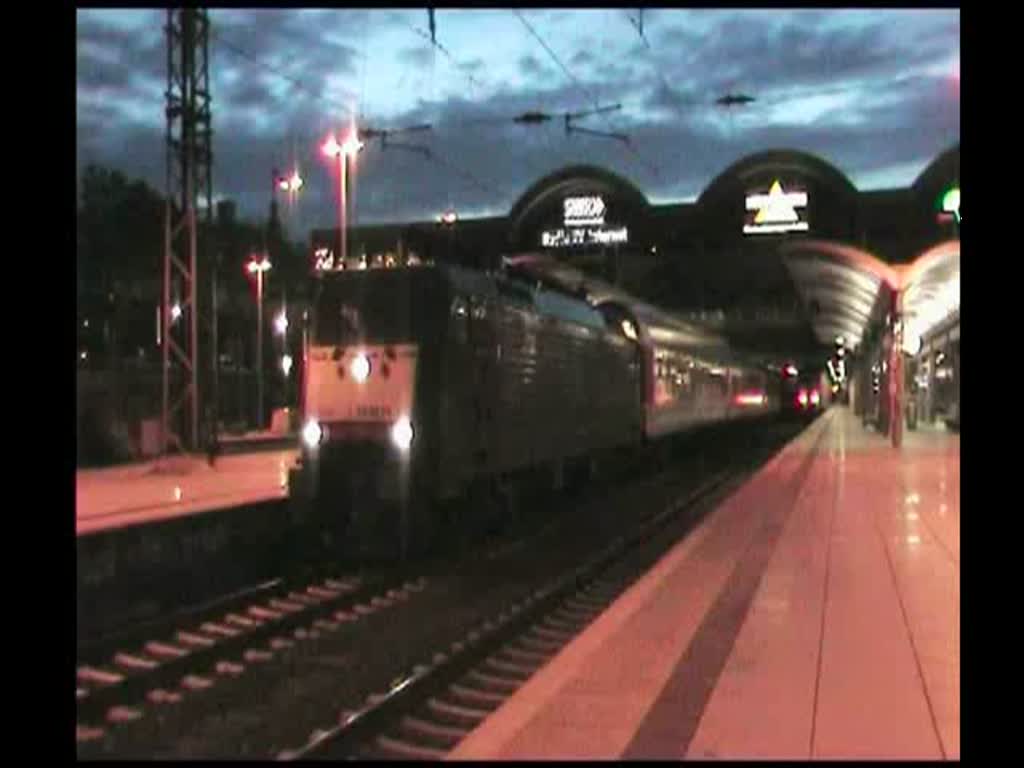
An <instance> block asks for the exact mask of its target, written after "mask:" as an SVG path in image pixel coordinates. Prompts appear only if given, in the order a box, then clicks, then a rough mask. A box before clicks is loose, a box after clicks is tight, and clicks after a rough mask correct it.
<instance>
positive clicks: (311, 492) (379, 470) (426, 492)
mask: <svg viewBox="0 0 1024 768" xmlns="http://www.w3.org/2000/svg"><path fill="white" fill-rule="evenodd" d="M559 270H562V273H564V271H565V270H564V269H563V268H561V267H559V266H558V265H557V263H556V262H553V261H551V260H549V259H546V258H545V257H541V256H532V255H528V256H520V257H516V258H512V259H506V260H505V262H504V268H503V269H501V270H499V271H496V272H484V271H478V270H471V269H465V268H462V267H457V266H449V265H433V264H426V265H413V266H409V265H402V266H399V267H392V268H379V269H373V268H370V269H367V268H363V269H343V270H337V269H330V270H326V271H321V272H320V273H319V274H318V278H317V280H316V281H315V300H314V303H313V311H312V318H311V326H310V333H309V338H308V342H307V345H306V349H305V351H304V361H303V369H302V384H301V391H302V398H301V399H302V402H301V410H302V414H303V420H304V426H303V428H302V431H301V455H300V459H299V463H298V465H297V466H296V468H294V469H293V470H292V472H291V475H290V478H289V480H290V497H291V498H292V499H293V501H294V503H295V504H297V505H300V506H301V508H302V509H303V510H305V511H309V510H313V511H314V512H316V513H318V514H319V519H320V520H321V521H327V522H328V523H329V525H330V526H332V527H333V529H334V530H335V531H336V532H337V533H338V535H339V536H341V538H342V539H344V540H348V541H355V542H358V541H359V540H361V539H362V538H364V537H365V538H366V539H367V540H371V539H372V540H374V541H377V542H380V541H382V540H383V541H385V543H386V544H387V545H393V546H394V547H395V548H396V549H400V550H401V551H402V552H403V553H406V552H408V551H410V550H412V549H416V548H419V547H420V546H421V545H422V544H423V543H424V542H425V541H427V540H429V538H430V533H431V530H432V529H433V528H434V527H435V524H436V522H437V521H436V520H435V519H434V518H433V515H434V514H435V513H434V511H433V510H434V509H435V508H436V503H437V502H440V501H444V500H449V499H453V498H456V497H460V496H465V495H466V494H467V493H472V492H473V491H474V489H478V488H480V487H486V486H488V485H489V484H500V483H504V482H508V481H509V478H515V477H516V476H517V473H524V472H528V471H535V470H537V469H549V470H550V471H551V472H552V476H554V477H559V476H564V473H565V472H566V471H567V470H573V469H576V468H579V467H585V466H587V465H588V462H589V460H590V459H592V458H593V457H595V456H600V455H607V454H608V453H609V452H611V451H615V450H621V449H626V450H629V449H632V448H636V447H639V446H641V445H643V444H644V443H648V442H651V441H654V440H658V439H659V438H664V437H666V436H669V435H673V434H677V433H679V432H681V431H685V430H688V429H691V428H693V427H695V426H697V425H701V424H709V423H716V422H722V421H728V420H737V419H747V418H751V417H754V416H761V415H764V414H767V413H769V412H772V411H775V410H778V408H779V392H778V382H777V375H774V374H773V373H772V372H771V371H769V370H767V369H762V368H760V367H758V366H757V365H754V364H751V363H749V362H747V361H745V360H744V359H743V358H742V357H741V356H739V355H737V354H736V353H735V351H734V350H732V349H731V348H730V347H729V345H728V344H727V343H726V342H725V341H724V340H723V339H722V338H720V337H719V336H717V335H716V334H713V333H710V332H708V331H706V330H703V329H701V328H699V327H697V326H694V325H691V324H689V323H686V322H684V321H682V320H680V319H678V318H676V317H674V316H673V315H671V314H669V313H667V312H663V311H661V310H659V309H657V308H656V307H653V306H650V305H648V304H645V303H643V302H641V301H638V300H636V299H635V298H632V297H629V296H628V295H626V294H624V293H621V292H619V291H617V290H615V289H612V288H610V287H608V286H602V285H598V284H596V283H593V282H592V281H591V282H589V283H587V282H585V281H581V280H577V281H576V284H575V285H571V284H569V281H567V280H566V279H565V275H564V274H560V273H559Z"/></svg>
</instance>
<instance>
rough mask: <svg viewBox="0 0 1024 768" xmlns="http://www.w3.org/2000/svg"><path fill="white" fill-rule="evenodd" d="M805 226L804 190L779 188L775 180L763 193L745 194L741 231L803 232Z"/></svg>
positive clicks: (768, 232) (805, 202)
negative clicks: (766, 191)
mask: <svg viewBox="0 0 1024 768" xmlns="http://www.w3.org/2000/svg"><path fill="white" fill-rule="evenodd" d="M808 229H809V225H808V223H807V193H806V192H804V191H802V190H794V189H789V190H786V189H783V187H782V184H781V182H779V180H778V179H776V180H775V181H774V182H772V185H771V187H770V188H769V190H768V193H767V194H765V193H755V194H749V195H747V200H746V216H745V217H744V223H743V233H744V234H746V235H762V234H781V233H784V232H806V231H807V230H808Z"/></svg>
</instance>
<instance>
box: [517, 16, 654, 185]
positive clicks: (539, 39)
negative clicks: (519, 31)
mask: <svg viewBox="0 0 1024 768" xmlns="http://www.w3.org/2000/svg"><path fill="white" fill-rule="evenodd" d="M512 12H513V13H514V14H515V15H516V17H517V18H518V19H519V21H521V22H522V24H523V26H524V27H526V30H527V31H528V32H529V33H530V35H531V36H532V37H533V38H534V39H535V40H536V41H537V42H538V43H539V44H540V46H541V47H542V48H543V49H544V50H545V51H546V52H547V54H548V56H550V57H551V59H552V60H553V61H554V62H555V64H557V65H558V68H559V69H561V70H562V72H564V73H565V75H566V77H568V78H569V80H571V81H572V83H573V84H574V85H575V86H576V88H577V89H578V90H579V91H580V92H581V93H582V94H583V95H584V97H586V99H587V100H589V101H590V102H591V103H592V104H593V105H594V107H595V109H598V110H599V109H600V107H599V105H598V100H597V98H595V97H594V95H593V94H592V93H591V92H590V90H589V89H588V88H587V87H586V86H584V85H583V83H582V82H580V81H579V80H578V79H577V78H576V76H575V75H574V74H573V73H572V72H571V71H570V70H569V68H568V67H567V66H565V64H563V63H562V60H561V59H560V58H559V57H558V54H556V53H555V52H554V51H553V50H552V49H551V46H549V45H548V44H547V43H546V42H545V41H544V38H542V37H541V36H540V34H539V33H538V32H537V31H536V30H535V29H534V28H533V25H531V24H530V22H528V21H527V20H526V17H524V16H523V14H522V13H520V12H519V11H518V10H513V11H512ZM600 114H601V117H602V119H603V120H604V122H605V125H606V126H608V128H610V129H613V126H612V125H611V123H609V122H608V118H607V117H606V113H605V112H600ZM622 145H623V146H624V147H625V148H626V150H627V151H629V152H630V153H631V154H632V155H633V157H634V158H635V159H636V160H637V161H638V162H639V163H641V164H642V165H644V166H645V167H646V168H647V169H648V170H649V171H650V172H651V173H652V174H653V175H654V176H655V178H657V179H659V180H660V179H661V173H660V172H659V171H658V169H657V167H655V166H654V165H653V164H652V163H650V162H648V161H647V160H646V159H645V158H644V157H643V156H642V155H641V154H640V153H639V152H638V151H637V150H636V147H634V146H633V145H632V143H631V142H630V141H629V140H628V137H627V140H626V141H624V142H622Z"/></svg>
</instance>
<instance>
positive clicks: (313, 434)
mask: <svg viewBox="0 0 1024 768" xmlns="http://www.w3.org/2000/svg"><path fill="white" fill-rule="evenodd" d="M323 437H324V430H323V428H322V427H321V426H320V423H319V422H318V421H317V420H316V419H310V420H309V421H307V422H306V426H304V427H303V428H302V442H304V443H305V444H306V447H307V448H309V449H310V450H312V449H313V448H316V447H317V446H318V445H320V441H321V440H322V439H323Z"/></svg>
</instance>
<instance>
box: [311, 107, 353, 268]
mask: <svg viewBox="0 0 1024 768" xmlns="http://www.w3.org/2000/svg"><path fill="white" fill-rule="evenodd" d="M362 148H363V142H361V141H360V140H359V135H358V133H357V132H356V129H355V126H353V127H352V129H351V131H349V135H348V137H347V138H346V139H345V141H344V142H343V143H341V144H339V143H338V140H337V139H336V138H334V134H331V135H330V136H329V137H328V138H327V141H326V142H324V145H323V147H321V150H322V151H323V153H324V155H326V156H327V157H330V158H332V159H333V158H337V160H338V168H339V170H340V172H341V185H340V191H339V198H340V201H339V206H338V218H339V221H340V225H341V232H340V235H339V236H338V241H339V250H340V251H341V262H342V264H344V263H346V262H347V260H348V235H347V233H346V231H345V229H346V224H347V219H348V216H347V211H348V165H349V159H350V158H354V157H355V156H356V154H358V152H359V150H360V149H362Z"/></svg>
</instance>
